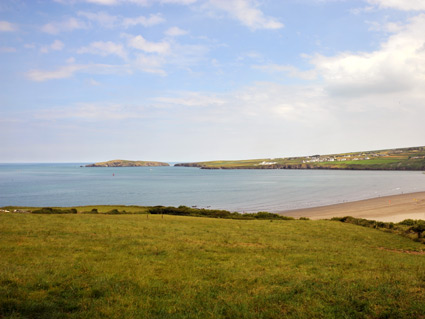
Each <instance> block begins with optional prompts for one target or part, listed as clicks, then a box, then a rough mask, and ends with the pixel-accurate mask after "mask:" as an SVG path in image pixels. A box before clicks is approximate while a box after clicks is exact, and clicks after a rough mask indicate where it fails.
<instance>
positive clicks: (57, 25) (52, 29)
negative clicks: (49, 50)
mask: <svg viewBox="0 0 425 319" xmlns="http://www.w3.org/2000/svg"><path fill="white" fill-rule="evenodd" d="M86 28H87V25H86V24H85V23H84V22H82V21H81V20H78V19H75V18H68V19H65V20H63V21H57V22H50V23H47V24H45V25H44V26H43V27H42V28H41V30H42V31H43V32H46V33H49V34H59V33H61V32H69V31H73V30H78V29H86Z"/></svg>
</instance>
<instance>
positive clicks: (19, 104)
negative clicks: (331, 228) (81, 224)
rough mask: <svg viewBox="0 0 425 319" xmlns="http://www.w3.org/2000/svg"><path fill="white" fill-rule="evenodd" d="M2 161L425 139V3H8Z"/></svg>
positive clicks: (2, 60) (306, 150) (207, 153)
mask: <svg viewBox="0 0 425 319" xmlns="http://www.w3.org/2000/svg"><path fill="white" fill-rule="evenodd" d="M0 85H1V90H0V126H1V130H0V147H1V152H0V162H92V161H101V160H109V159H116V158H122V159H133V160H137V159H139V160H159V161H197V160H215V159H247V158H266V157H287V156H302V155H310V154H326V153H338V152H346V151H361V150H374V149H383V148H392V147H407V146H419V145H425V142H424V136H425V125H423V119H424V118H425V2H424V1H423V0H363V1H349V0H346V1H344V0H281V1H277V0H56V1H53V0H52V1H47V0H46V1H43V0H32V1H22V0H2V2H1V3H0Z"/></svg>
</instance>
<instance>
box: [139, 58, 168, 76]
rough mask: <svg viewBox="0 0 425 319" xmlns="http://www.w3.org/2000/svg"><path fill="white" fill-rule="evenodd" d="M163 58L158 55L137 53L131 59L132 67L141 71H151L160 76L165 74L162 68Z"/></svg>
mask: <svg viewBox="0 0 425 319" xmlns="http://www.w3.org/2000/svg"><path fill="white" fill-rule="evenodd" d="M164 64H165V60H164V58H163V57H160V56H153V55H145V54H138V55H137V57H136V59H135V60H134V61H133V67H134V68H136V69H139V70H141V71H143V72H147V73H153V74H157V75H161V76H165V75H167V73H166V72H165V71H164V70H163V65H164Z"/></svg>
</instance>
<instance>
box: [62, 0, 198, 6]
mask: <svg viewBox="0 0 425 319" xmlns="http://www.w3.org/2000/svg"><path fill="white" fill-rule="evenodd" d="M196 1H197V0H55V2H59V3H62V4H75V3H76V2H86V3H92V4H97V5H103V6H117V5H121V4H126V3H129V4H136V5H139V6H144V7H146V6H149V5H152V4H154V3H155V2H158V3H160V4H178V5H189V4H193V3H195V2H196Z"/></svg>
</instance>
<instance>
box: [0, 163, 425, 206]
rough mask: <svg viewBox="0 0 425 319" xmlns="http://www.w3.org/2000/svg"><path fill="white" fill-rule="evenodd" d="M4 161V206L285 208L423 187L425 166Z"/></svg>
mask: <svg viewBox="0 0 425 319" xmlns="http://www.w3.org/2000/svg"><path fill="white" fill-rule="evenodd" d="M80 165H83V164H0V206H6V205H20V206H25V205H28V206H77V205H94V204H98V205H99V204H124V205H148V206H151V205H172V206H178V205H186V206H198V207H210V208H219V209H228V210H232V211H240V212H254V211H262V210H266V211H272V212H277V211H284V210H289V209H296V208H305V207H314V206H322V205H328V204H335V203H341V202H344V201H353V200H360V199H366V198H372V197H379V196H385V195H395V194H401V193H409V192H417V191H425V174H423V173H422V172H402V171H397V172H392V171H389V172H385V171H384V172H381V171H332V170H201V169H197V168H185V167H152V168H149V167H123V168H89V167H80Z"/></svg>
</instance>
